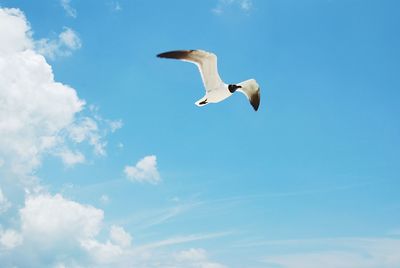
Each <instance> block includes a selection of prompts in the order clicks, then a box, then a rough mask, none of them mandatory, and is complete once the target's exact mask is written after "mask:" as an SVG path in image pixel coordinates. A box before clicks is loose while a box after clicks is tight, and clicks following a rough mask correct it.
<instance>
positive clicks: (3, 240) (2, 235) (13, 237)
mask: <svg viewBox="0 0 400 268" xmlns="http://www.w3.org/2000/svg"><path fill="white" fill-rule="evenodd" d="M21 244H22V236H21V234H20V233H18V232H17V231H15V230H11V229H9V230H6V231H0V245H1V246H2V247H3V248H5V249H7V250H10V249H13V248H15V247H17V246H19V245H21Z"/></svg>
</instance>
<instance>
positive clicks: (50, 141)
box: [0, 1, 219, 268]
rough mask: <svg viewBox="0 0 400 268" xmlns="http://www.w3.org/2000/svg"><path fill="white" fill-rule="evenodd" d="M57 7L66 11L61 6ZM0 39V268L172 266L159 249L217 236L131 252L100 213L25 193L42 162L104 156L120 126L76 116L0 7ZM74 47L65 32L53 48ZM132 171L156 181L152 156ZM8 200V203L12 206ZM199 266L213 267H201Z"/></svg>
mask: <svg viewBox="0 0 400 268" xmlns="http://www.w3.org/2000/svg"><path fill="white" fill-rule="evenodd" d="M64 3H65V4H66V6H67V7H68V6H69V1H64ZM73 14H75V15H76V13H73ZM0 40H1V42H0V103H1V105H0V137H1V139H0V172H1V174H0V176H1V178H2V179H1V180H0V187H1V188H0V192H1V194H0V210H1V211H2V212H5V211H7V216H8V214H12V216H10V217H7V219H5V220H4V221H3V222H2V223H1V224H2V226H1V227H0V265H1V266H2V267H60V268H61V267H111V266H112V267H139V268H140V267H143V268H144V267H179V265H180V264H179V263H177V260H176V259H175V258H174V255H173V254H172V253H171V252H170V250H168V249H167V250H162V248H163V247H166V246H169V245H174V244H183V243H187V242H191V241H197V240H201V239H210V238H213V237H217V236H218V235H215V234H211V235H210V234H209V235H207V234H206V235H189V236H187V237H185V236H183V237H175V238H171V239H166V240H162V241H158V242H154V243H151V244H149V245H147V247H146V245H145V246H142V247H140V246H132V245H131V240H132V238H131V237H132V236H131V235H130V234H129V233H128V232H127V231H126V230H124V229H123V228H122V227H118V226H116V225H113V226H112V227H111V228H110V232H109V234H107V232H106V231H107V230H104V229H105V228H104V226H105V223H104V221H103V220H104V212H103V210H101V209H98V208H95V207H93V206H91V205H87V204H82V203H79V202H77V201H73V200H71V199H68V198H66V197H64V196H62V195H61V194H57V193H56V194H50V193H48V192H47V191H46V190H45V188H44V187H43V186H42V185H41V184H40V181H39V180H37V181H36V180H35V181H34V183H32V184H33V185H29V186H27V185H25V184H24V183H22V182H23V181H22V180H21V178H25V177H28V178H31V177H32V176H33V174H34V173H35V171H37V170H38V168H39V167H40V165H41V164H42V161H43V159H44V156H46V155H55V156H57V157H60V158H61V159H62V160H63V161H64V163H65V164H67V165H73V164H76V163H81V162H83V161H84V160H85V156H84V155H83V153H82V152H80V151H79V147H78V146H79V145H80V144H81V143H82V142H87V143H89V144H90V145H91V146H92V147H93V150H94V151H95V153H96V154H99V155H104V154H105V146H106V142H105V141H104V136H105V134H106V133H107V132H113V131H115V130H116V129H118V128H120V127H121V126H122V123H121V122H120V121H109V120H108V121H107V120H105V119H102V118H100V117H98V116H97V115H95V116H90V117H89V116H82V115H81V113H82V112H83V110H84V107H85V102H84V101H83V100H81V99H80V98H79V97H78V95H77V92H76V91H75V89H73V88H72V87H70V86H68V85H65V84H62V83H60V82H57V81H55V79H54V75H53V70H52V67H51V66H50V65H49V64H48V63H47V61H46V59H45V57H44V56H43V55H42V54H40V53H50V52H44V50H42V51H41V52H40V51H38V45H37V44H38V43H37V41H35V40H34V39H33V38H32V33H31V30H30V26H29V23H28V21H27V20H26V18H25V16H24V14H23V13H22V12H21V11H20V10H18V9H6V8H0ZM77 40H79V39H74V33H73V32H72V30H71V31H70V30H68V29H66V30H65V31H64V32H63V33H62V34H60V35H59V38H58V41H57V42H60V43H62V46H64V48H68V49H69V50H73V49H77V48H79V46H80V42H78V41H77ZM41 42H42V43H43V44H51V43H52V41H47V43H46V42H45V41H41ZM57 42H56V43H55V44H56V47H57ZM35 44H36V46H35ZM41 48H42V49H45V46H44V45H43V46H42V47H41ZM51 49H52V48H48V51H53V52H52V53H53V54H54V55H59V54H58V53H60V52H59V51H58V50H57V49H53V50H51ZM61 54H62V53H61ZM91 112H92V111H91ZM104 126H105V128H106V129H108V130H104V128H103V127H104ZM132 168H136V170H135V169H134V171H135V172H133V174H134V175H135V176H138V177H139V179H140V180H142V181H143V180H144V181H150V182H152V183H157V182H159V181H160V176H159V174H158V171H157V167H156V157H155V156H149V157H145V158H144V159H142V160H141V161H139V163H138V164H137V166H135V167H132ZM3 177H4V178H3ZM4 185H6V186H7V187H4ZM13 187H14V188H13ZM11 188H12V189H11ZM15 188H18V191H16V190H15ZM10 189H11V190H10ZM7 191H9V192H7ZM3 192H4V193H3ZM15 192H17V194H15ZM10 193H12V194H10ZM8 198H13V199H11V201H12V204H13V206H10V204H11V202H10V201H9V200H8ZM3 218H4V217H3ZM149 257H151V258H149ZM164 264H165V265H164ZM203 264H204V265H208V266H204V265H203ZM201 265H203V266H201V267H213V266H212V265H214V263H213V262H209V261H208V260H205V261H203V262H202V264H201ZM210 265H211V266H210ZM181 267H185V265H181ZM189 267H190V266H189ZM214 267H219V266H215V265H214Z"/></svg>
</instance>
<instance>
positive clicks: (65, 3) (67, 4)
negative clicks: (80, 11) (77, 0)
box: [60, 0, 77, 18]
mask: <svg viewBox="0 0 400 268" xmlns="http://www.w3.org/2000/svg"><path fill="white" fill-rule="evenodd" d="M60 3H61V6H62V7H63V8H64V10H65V12H66V13H67V15H68V16H70V17H72V18H76V16H77V12H76V10H75V9H74V8H73V7H71V0H60Z"/></svg>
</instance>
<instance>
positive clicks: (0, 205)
mask: <svg viewBox="0 0 400 268" xmlns="http://www.w3.org/2000/svg"><path fill="white" fill-rule="evenodd" d="M10 207H11V203H10V201H8V199H7V197H6V196H5V195H4V194H3V191H2V190H1V188H0V214H2V213H4V212H6V211H7V210H8V209H9V208H10Z"/></svg>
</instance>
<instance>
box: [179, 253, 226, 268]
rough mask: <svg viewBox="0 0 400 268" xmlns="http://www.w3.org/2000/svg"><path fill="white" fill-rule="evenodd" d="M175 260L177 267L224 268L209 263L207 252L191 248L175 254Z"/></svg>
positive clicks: (217, 264) (220, 265)
mask: <svg viewBox="0 0 400 268" xmlns="http://www.w3.org/2000/svg"><path fill="white" fill-rule="evenodd" d="M174 255H175V260H176V261H177V263H178V265H179V267H187V268H224V267H226V266H224V265H222V264H219V263H216V262H210V261H209V260H208V256H207V252H206V251H205V250H204V249H202V248H191V249H188V250H183V251H180V252H178V253H175V254H174Z"/></svg>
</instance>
